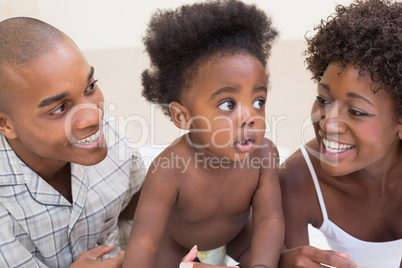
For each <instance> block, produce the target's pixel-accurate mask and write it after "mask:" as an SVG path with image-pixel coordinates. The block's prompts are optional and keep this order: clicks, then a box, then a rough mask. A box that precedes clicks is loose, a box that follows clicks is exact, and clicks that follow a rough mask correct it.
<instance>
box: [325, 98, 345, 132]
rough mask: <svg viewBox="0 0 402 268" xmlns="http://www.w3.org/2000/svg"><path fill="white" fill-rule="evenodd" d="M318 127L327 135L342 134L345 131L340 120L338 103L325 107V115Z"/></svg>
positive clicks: (343, 124)
mask: <svg viewBox="0 0 402 268" xmlns="http://www.w3.org/2000/svg"><path fill="white" fill-rule="evenodd" d="M319 126H320V128H321V129H322V130H324V131H325V132H327V133H344V132H345V131H346V129H347V127H346V124H345V123H344V122H343V120H342V116H341V114H340V110H339V105H338V103H337V102H336V103H334V104H332V105H328V106H326V107H325V114H324V115H323V117H322V118H321V120H320V122H319Z"/></svg>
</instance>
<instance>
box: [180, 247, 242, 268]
mask: <svg viewBox="0 0 402 268" xmlns="http://www.w3.org/2000/svg"><path fill="white" fill-rule="evenodd" d="M197 253H198V249H197V246H194V247H193V248H192V249H191V250H190V252H189V253H188V254H187V255H186V256H184V258H183V259H182V260H181V263H180V266H179V268H224V267H226V268H227V267H232V268H235V267H237V268H238V266H216V265H212V264H205V263H199V262H192V261H193V260H194V259H195V258H196V257H197Z"/></svg>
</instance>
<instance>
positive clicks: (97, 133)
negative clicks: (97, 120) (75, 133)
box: [76, 129, 100, 144]
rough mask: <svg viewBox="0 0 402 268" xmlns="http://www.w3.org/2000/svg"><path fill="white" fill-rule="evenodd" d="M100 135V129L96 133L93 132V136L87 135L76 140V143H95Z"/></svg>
mask: <svg viewBox="0 0 402 268" xmlns="http://www.w3.org/2000/svg"><path fill="white" fill-rule="evenodd" d="M99 135H100V129H99V130H98V131H97V132H96V133H95V134H92V135H91V136H89V137H86V138H85V139H82V140H78V141H76V143H78V144H90V143H93V142H95V141H96V140H97V139H98V138H99Z"/></svg>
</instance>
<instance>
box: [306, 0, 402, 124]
mask: <svg viewBox="0 0 402 268" xmlns="http://www.w3.org/2000/svg"><path fill="white" fill-rule="evenodd" d="M315 30H317V33H316V35H315V36H313V37H311V38H308V37H307V38H306V39H307V43H308V48H307V50H306V51H305V54H306V55H307V58H306V63H307V68H308V69H309V70H310V71H311V72H312V74H313V79H315V80H316V81H320V80H321V78H322V76H323V74H324V71H325V69H326V68H327V66H328V64H329V63H330V62H333V61H341V62H342V64H343V66H345V65H346V64H348V63H352V64H355V65H357V66H359V67H360V68H361V69H362V70H368V71H369V72H370V74H371V79H372V81H373V85H372V90H373V91H374V92H376V91H377V90H379V89H380V88H379V87H376V84H377V82H379V81H382V82H384V84H385V85H386V86H385V88H384V89H385V90H386V91H387V92H388V93H389V94H390V95H391V96H392V97H393V98H394V99H395V103H396V107H397V112H398V114H399V116H402V3H401V2H399V3H398V2H391V1H389V0H367V1H362V0H355V2H353V3H352V4H351V5H350V6H348V7H345V6H342V5H338V6H337V7H336V13H335V14H333V15H332V16H330V17H328V19H327V21H324V20H323V21H321V24H320V25H319V26H318V27H316V29H315Z"/></svg>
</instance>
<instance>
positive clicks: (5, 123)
mask: <svg viewBox="0 0 402 268" xmlns="http://www.w3.org/2000/svg"><path fill="white" fill-rule="evenodd" d="M0 132H1V133H2V134H3V135H4V136H6V138H7V139H11V140H12V139H15V138H16V137H17V133H16V132H15V129H14V127H13V126H12V124H11V122H10V120H9V118H8V116H7V115H5V114H2V113H0Z"/></svg>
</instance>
